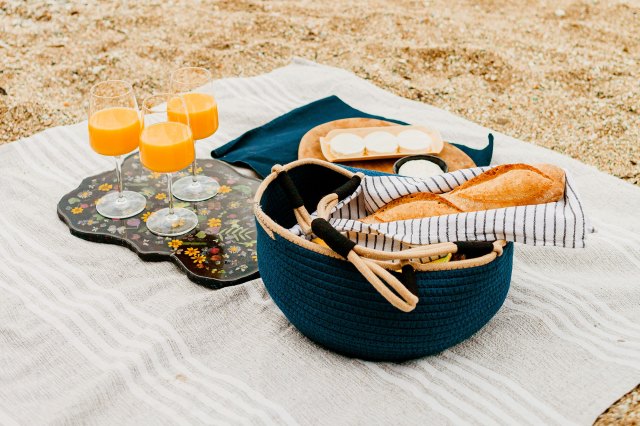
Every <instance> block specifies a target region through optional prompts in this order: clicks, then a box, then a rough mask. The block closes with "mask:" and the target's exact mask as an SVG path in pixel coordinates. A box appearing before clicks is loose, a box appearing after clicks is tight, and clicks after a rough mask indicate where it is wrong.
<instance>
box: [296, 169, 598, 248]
mask: <svg viewBox="0 0 640 426" xmlns="http://www.w3.org/2000/svg"><path fill="white" fill-rule="evenodd" d="M489 169H491V167H478V168H473V169H464V170H457V171H455V172H451V173H446V174H443V175H439V176H434V177H431V178H427V179H414V178H409V177H404V176H365V178H364V179H363V180H362V183H361V185H360V187H359V188H358V189H357V190H356V191H355V192H354V193H353V194H352V195H351V196H349V197H347V198H345V199H344V200H342V201H341V202H340V203H339V204H338V205H337V206H336V207H335V208H334V209H333V211H332V212H331V216H330V218H329V222H330V223H331V224H332V225H333V226H334V227H335V228H336V229H337V230H339V231H341V232H345V233H347V235H348V236H349V237H350V238H351V239H352V240H354V241H355V242H357V243H358V244H362V245H364V246H367V247H371V248H376V249H380V250H389V251H395V250H399V249H405V248H408V247H410V246H413V245H422V244H434V243H438V242H445V241H494V240H499V239H504V240H507V241H515V242H519V243H524V244H531V245H539V246H560V247H571V248H579V247H584V246H585V242H584V240H585V235H586V234H587V233H589V232H592V231H593V228H592V227H591V226H590V225H589V222H588V220H587V218H586V217H585V213H584V210H583V206H582V203H581V202H580V198H579V196H578V194H577V193H576V191H575V184H574V183H573V181H572V178H571V176H570V175H569V174H568V173H566V172H565V174H566V188H565V194H564V198H563V199H561V200H559V201H557V202H555V203H547V204H537V205H529V206H519V207H508V208H501V209H494V210H485V211H479V212H470V213H460V214H451V215H444V216H436V217H430V218H424V219H412V220H399V221H395V222H388V223H378V224H365V223H362V222H359V221H357V220H355V219H357V218H362V217H365V216H368V215H369V214H371V213H373V212H375V211H376V210H378V209H379V208H380V207H382V206H384V205H385V204H387V203H389V202H390V201H392V200H394V199H396V198H399V197H401V196H403V195H407V194H412V193H416V192H432V193H434V194H441V193H443V192H449V191H451V190H453V189H455V188H456V187H458V186H460V185H462V184H463V183H464V182H466V181H467V180H469V179H472V178H474V177H476V176H478V175H479V174H481V173H483V172H485V171H486V170H489ZM312 216H314V217H315V213H314V214H312ZM291 231H292V232H294V233H296V234H297V235H302V231H301V229H300V227H299V226H297V225H296V226H295V227H293V228H292V229H291Z"/></svg>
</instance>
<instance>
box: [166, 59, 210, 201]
mask: <svg viewBox="0 0 640 426" xmlns="http://www.w3.org/2000/svg"><path fill="white" fill-rule="evenodd" d="M170 86H171V89H170V90H171V93H179V94H182V96H183V97H184V101H185V103H186V105H187V111H188V114H184V113H182V112H181V111H180V110H179V109H178V110H176V111H174V108H172V107H171V105H170V106H169V108H168V112H169V117H170V119H171V120H173V121H180V122H182V123H184V122H185V121H184V118H185V115H188V116H189V123H190V126H191V131H192V132H193V139H194V140H200V139H204V138H208V137H209V136H211V135H213V134H214V133H215V132H216V130H218V104H217V103H216V100H215V98H214V97H213V95H212V93H213V80H212V78H211V73H210V72H209V70H207V69H205V68H199V67H184V68H180V69H178V70H176V71H174V72H173V73H172V74H171V83H170ZM194 89H197V92H191V91H192V90H194ZM219 189H220V185H219V184H218V181H216V180H215V179H214V178H212V177H210V176H204V175H198V174H197V164H196V160H195V158H194V160H193V164H192V165H191V176H187V177H183V178H182V179H178V180H177V181H176V182H175V184H174V194H175V196H176V198H179V199H181V200H183V201H203V200H207V199H209V198H211V197H213V196H215V195H216V194H217V193H218V190H219Z"/></svg>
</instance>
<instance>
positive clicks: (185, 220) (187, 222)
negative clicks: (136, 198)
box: [147, 208, 198, 237]
mask: <svg viewBox="0 0 640 426" xmlns="http://www.w3.org/2000/svg"><path fill="white" fill-rule="evenodd" d="M169 211H170V210H169V208H164V209H160V210H158V211H157V212H154V213H152V214H151V216H149V218H148V219H147V229H148V230H149V231H151V232H153V233H154V234H156V235H160V236H163V237H177V236H178V235H182V234H186V233H187V232H189V231H191V230H192V229H194V228H195V227H196V226H198V216H196V214H195V213H194V212H192V211H191V210H188V209H183V208H175V209H173V214H170V213H169Z"/></svg>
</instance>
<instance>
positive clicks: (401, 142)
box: [398, 130, 432, 154]
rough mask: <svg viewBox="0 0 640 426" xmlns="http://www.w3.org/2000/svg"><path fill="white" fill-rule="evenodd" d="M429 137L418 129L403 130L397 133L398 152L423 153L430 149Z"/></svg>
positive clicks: (430, 141)
mask: <svg viewBox="0 0 640 426" xmlns="http://www.w3.org/2000/svg"><path fill="white" fill-rule="evenodd" d="M431 144H432V140H431V137H430V136H429V135H428V134H426V133H425V132H421V131H420V130H405V131H404V132H401V133H400V134H399V135H398V146H399V148H400V152H402V153H406V154H424V153H426V152H429V151H430V150H431Z"/></svg>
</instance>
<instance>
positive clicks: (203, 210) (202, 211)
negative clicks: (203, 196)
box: [198, 209, 209, 216]
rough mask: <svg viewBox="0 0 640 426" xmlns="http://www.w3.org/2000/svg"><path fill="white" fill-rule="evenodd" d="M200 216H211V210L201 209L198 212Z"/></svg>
mask: <svg viewBox="0 0 640 426" xmlns="http://www.w3.org/2000/svg"><path fill="white" fill-rule="evenodd" d="M198 214H200V215H202V216H206V215H208V214H209V209H200V210H198Z"/></svg>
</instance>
